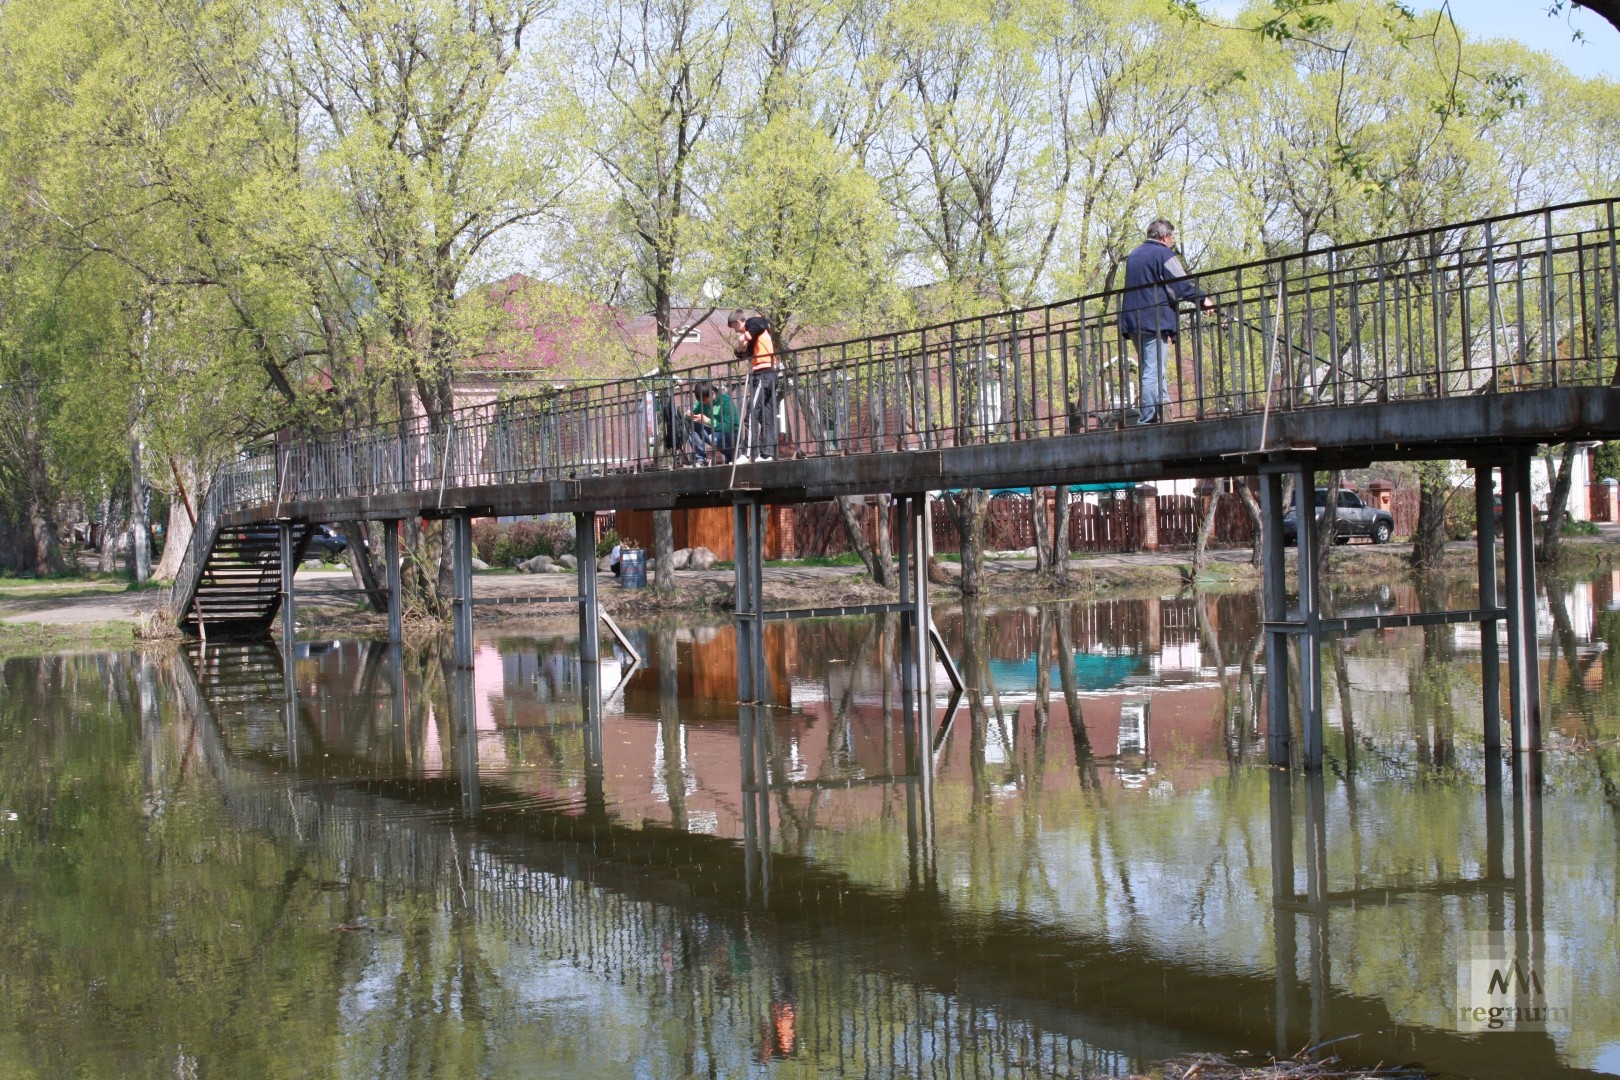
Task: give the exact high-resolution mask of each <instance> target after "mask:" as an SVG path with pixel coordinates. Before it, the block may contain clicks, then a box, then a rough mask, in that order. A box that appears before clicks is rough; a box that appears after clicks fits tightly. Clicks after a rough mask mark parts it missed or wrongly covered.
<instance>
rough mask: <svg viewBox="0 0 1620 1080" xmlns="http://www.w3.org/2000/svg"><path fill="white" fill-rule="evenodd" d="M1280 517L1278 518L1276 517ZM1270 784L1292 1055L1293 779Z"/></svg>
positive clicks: (1276, 926)
mask: <svg viewBox="0 0 1620 1080" xmlns="http://www.w3.org/2000/svg"><path fill="white" fill-rule="evenodd" d="M1279 517H1280V515H1279ZM1269 779H1270V781H1271V902H1272V918H1271V934H1272V949H1273V963H1272V977H1273V979H1274V980H1275V989H1274V991H1273V993H1274V997H1273V999H1272V1001H1273V1004H1272V1011H1273V1014H1274V1018H1275V1021H1276V1030H1277V1052H1278V1056H1279V1057H1281V1056H1283V1055H1285V1054H1292V1053H1294V1052H1295V1051H1296V1050H1297V1049H1298V1048H1297V1047H1296V1046H1295V1045H1294V1032H1293V1027H1292V1022H1293V1017H1292V1015H1291V1014H1292V1011H1293V1008H1292V1006H1293V1003H1294V998H1295V996H1296V994H1295V987H1294V970H1295V968H1296V966H1297V965H1298V963H1299V941H1298V931H1299V928H1298V926H1297V924H1296V923H1295V919H1294V898H1295V894H1294V791H1293V787H1292V785H1293V782H1294V779H1293V777H1291V776H1290V775H1288V774H1287V773H1284V772H1273V773H1272V774H1271V776H1270V777H1269Z"/></svg>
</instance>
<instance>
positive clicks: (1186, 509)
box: [1159, 495, 1198, 549]
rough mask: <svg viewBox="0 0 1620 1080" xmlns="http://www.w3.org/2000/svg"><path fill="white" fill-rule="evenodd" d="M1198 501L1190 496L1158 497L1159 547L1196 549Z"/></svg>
mask: <svg viewBox="0 0 1620 1080" xmlns="http://www.w3.org/2000/svg"><path fill="white" fill-rule="evenodd" d="M1197 544H1198V499H1197V498H1196V497H1194V496H1192V495H1160V496H1159V547H1160V548H1161V549H1163V548H1179V547H1188V548H1190V547H1196V546H1197Z"/></svg>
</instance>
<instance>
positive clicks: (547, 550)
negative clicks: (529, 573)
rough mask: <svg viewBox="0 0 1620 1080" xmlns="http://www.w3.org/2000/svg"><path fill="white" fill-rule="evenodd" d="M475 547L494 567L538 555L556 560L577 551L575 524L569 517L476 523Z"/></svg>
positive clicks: (486, 519)
mask: <svg viewBox="0 0 1620 1080" xmlns="http://www.w3.org/2000/svg"><path fill="white" fill-rule="evenodd" d="M472 533H473V549H474V550H475V551H477V553H478V557H479V558H480V559H483V560H484V561H485V562H487V563H489V565H491V566H511V565H512V564H513V563H516V562H519V561H521V560H523V559H532V558H534V557H535V556H536V555H549V556H550V557H551V558H553V559H555V558H557V557H558V556H560V555H569V554H572V553H573V550H574V523H573V522H572V521H566V520H556V519H554V520H551V521H510V522H505V523H500V522H496V521H494V520H492V519H490V518H479V519H478V520H477V521H474V522H473V528H472Z"/></svg>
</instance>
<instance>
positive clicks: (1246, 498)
mask: <svg viewBox="0 0 1620 1080" xmlns="http://www.w3.org/2000/svg"><path fill="white" fill-rule="evenodd" d="M1238 495H1239V496H1241V497H1242V499H1243V509H1245V510H1247V511H1248V512H1249V523H1250V524H1251V525H1253V526H1254V544H1253V546H1251V547H1250V548H1249V565H1250V566H1259V565H1260V553H1261V548H1262V547H1263V546H1264V545H1265V542H1266V541H1265V537H1266V529H1265V519H1264V518H1263V517H1262V516H1261V514H1260V503H1259V502H1258V501H1257V500H1256V499H1255V497H1254V492H1253V491H1251V490H1249V485H1248V484H1247V483H1239V484H1238Z"/></svg>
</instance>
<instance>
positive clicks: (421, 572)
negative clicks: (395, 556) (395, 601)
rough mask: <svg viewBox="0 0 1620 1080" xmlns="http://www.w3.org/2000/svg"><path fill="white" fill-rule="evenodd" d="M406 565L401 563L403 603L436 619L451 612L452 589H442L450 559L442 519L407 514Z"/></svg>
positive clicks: (404, 536) (403, 548) (417, 612)
mask: <svg viewBox="0 0 1620 1080" xmlns="http://www.w3.org/2000/svg"><path fill="white" fill-rule="evenodd" d="M400 539H401V541H402V543H401V544H400V547H401V549H402V555H403V565H402V566H401V567H400V590H399V591H400V606H401V608H402V609H403V610H405V611H409V612H411V613H413V614H415V615H419V616H422V617H423V618H428V619H433V620H435V621H437V620H440V619H443V618H444V617H445V616H447V615H448V614H449V613H450V604H449V597H450V595H451V591H450V590H449V589H445V590H443V591H441V590H440V587H439V582H440V577H441V570H442V569H443V568H444V567H445V566H446V565H448V563H449V554H450V553H449V551H448V548H449V547H450V545H449V544H446V543H445V542H444V523H443V522H442V521H436V520H435V521H423V520H422V519H421V518H414V517H413V518H406V519H405V529H404V535H403V536H402V537H401V538H400Z"/></svg>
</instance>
